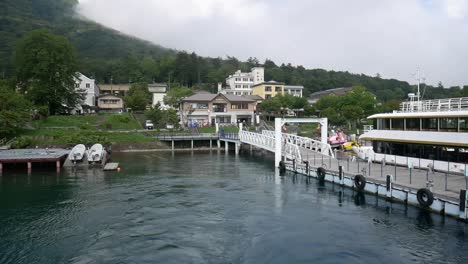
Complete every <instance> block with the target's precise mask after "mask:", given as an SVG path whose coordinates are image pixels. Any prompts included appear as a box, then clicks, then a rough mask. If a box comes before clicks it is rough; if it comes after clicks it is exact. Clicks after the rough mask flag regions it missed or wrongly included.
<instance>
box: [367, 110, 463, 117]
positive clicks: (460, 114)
mask: <svg viewBox="0 0 468 264" xmlns="http://www.w3.org/2000/svg"><path fill="white" fill-rule="evenodd" d="M405 117H408V118H411V117H413V118H416V117H419V118H425V117H427V118H429V117H468V110H467V111H453V112H449V111H446V112H397V113H385V114H375V115H371V116H369V117H368V119H374V118H405Z"/></svg>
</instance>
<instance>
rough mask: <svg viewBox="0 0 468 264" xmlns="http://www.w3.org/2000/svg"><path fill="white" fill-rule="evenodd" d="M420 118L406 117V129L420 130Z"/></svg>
mask: <svg viewBox="0 0 468 264" xmlns="http://www.w3.org/2000/svg"><path fill="white" fill-rule="evenodd" d="M420 121H421V119H419V118H407V119H406V130H419V129H420Z"/></svg>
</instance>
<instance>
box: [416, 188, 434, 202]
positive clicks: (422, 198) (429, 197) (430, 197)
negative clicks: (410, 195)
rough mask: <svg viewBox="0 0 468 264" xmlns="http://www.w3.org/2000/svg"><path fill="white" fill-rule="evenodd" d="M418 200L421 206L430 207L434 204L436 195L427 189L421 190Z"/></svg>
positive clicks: (417, 196)
mask: <svg viewBox="0 0 468 264" xmlns="http://www.w3.org/2000/svg"><path fill="white" fill-rule="evenodd" d="M416 198H418V202H419V204H420V205H421V206H424V207H429V206H431V205H432V203H433V202H434V194H433V193H432V192H431V191H430V190H428V189H426V188H421V189H419V190H418V192H417V193H416Z"/></svg>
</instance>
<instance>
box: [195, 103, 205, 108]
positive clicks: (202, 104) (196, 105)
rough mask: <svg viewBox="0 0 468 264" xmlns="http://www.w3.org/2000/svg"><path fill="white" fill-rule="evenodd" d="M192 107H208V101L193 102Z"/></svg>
mask: <svg viewBox="0 0 468 264" xmlns="http://www.w3.org/2000/svg"><path fill="white" fill-rule="evenodd" d="M192 108H194V109H208V104H207V103H194V104H192Z"/></svg>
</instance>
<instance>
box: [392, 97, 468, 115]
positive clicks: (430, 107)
mask: <svg viewBox="0 0 468 264" xmlns="http://www.w3.org/2000/svg"><path fill="white" fill-rule="evenodd" d="M447 111H449V112H451V111H468V97H460V98H449V99H436V100H423V101H410V102H403V103H401V104H400V110H399V111H398V112H400V113H408V112H447Z"/></svg>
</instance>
